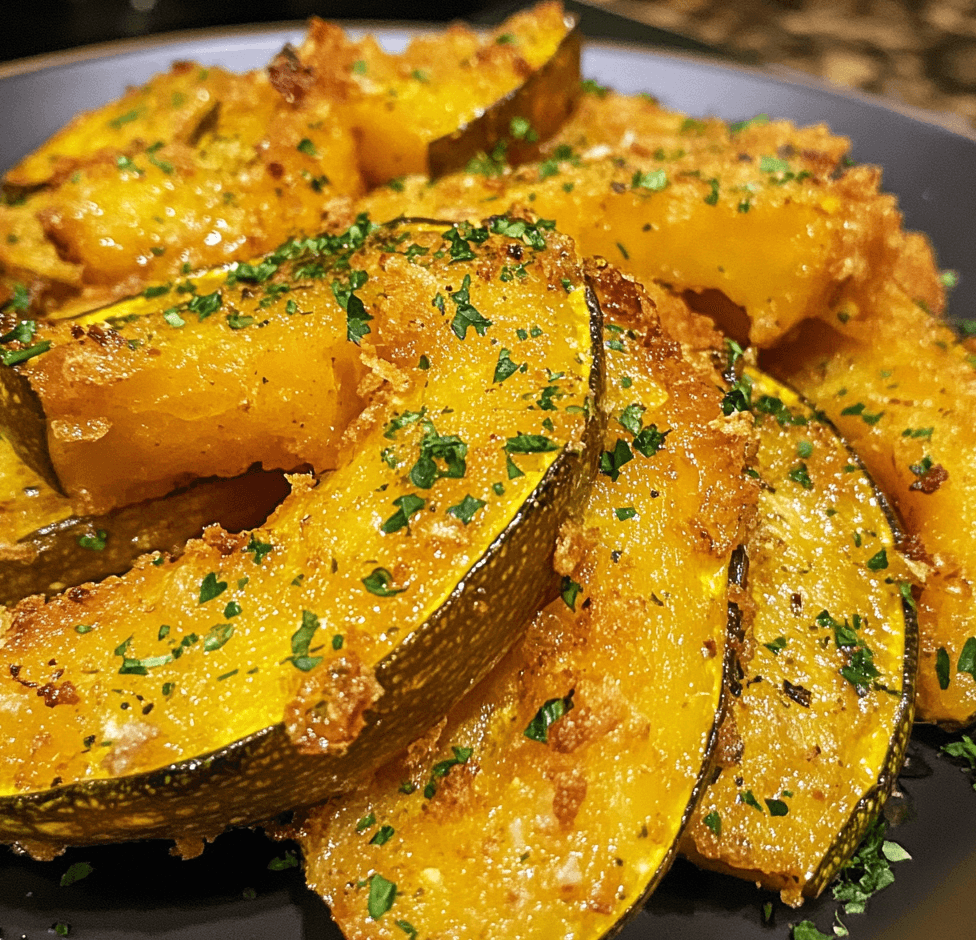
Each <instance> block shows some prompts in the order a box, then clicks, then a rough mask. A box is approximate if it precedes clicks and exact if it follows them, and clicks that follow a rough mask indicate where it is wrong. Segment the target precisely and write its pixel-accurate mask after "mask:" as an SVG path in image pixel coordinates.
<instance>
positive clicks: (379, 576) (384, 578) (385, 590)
mask: <svg viewBox="0 0 976 940" xmlns="http://www.w3.org/2000/svg"><path fill="white" fill-rule="evenodd" d="M362 581H363V584H364V585H365V587H366V590H367V591H369V593H370V594H375V595H376V596H377V597H393V596H394V595H396V594H402V593H403V592H404V591H405V590H406V588H395V587H392V584H393V575H392V574H390V572H389V571H387V569H386V568H374V569H373V570H372V572H370V573H369V574H368V575H366V577H365V578H363V579H362Z"/></svg>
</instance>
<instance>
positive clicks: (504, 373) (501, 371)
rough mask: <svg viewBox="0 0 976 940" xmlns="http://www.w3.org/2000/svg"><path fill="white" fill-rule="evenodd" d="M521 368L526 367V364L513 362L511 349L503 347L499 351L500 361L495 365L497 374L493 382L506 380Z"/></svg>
mask: <svg viewBox="0 0 976 940" xmlns="http://www.w3.org/2000/svg"><path fill="white" fill-rule="evenodd" d="M519 368H524V365H523V366H520V365H519V363H517V362H513V361H512V354H511V351H510V350H508V349H502V350H501V351H500V352H499V353H498V363H497V364H496V365H495V375H494V377H493V378H492V382H499V383H500V382H504V381H505V379H507V378H509V377H510V376H512V375H514V374H515V373H516V372H518V370H519Z"/></svg>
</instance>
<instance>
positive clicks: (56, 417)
mask: <svg viewBox="0 0 976 940" xmlns="http://www.w3.org/2000/svg"><path fill="white" fill-rule="evenodd" d="M368 229H369V223H368V221H364V220H360V223H359V224H356V225H353V226H351V227H350V228H349V229H347V230H346V231H343V232H340V233H337V234H335V235H332V236H328V235H323V236H319V237H317V238H312V239H294V240H292V241H289V242H286V243H285V244H283V245H281V246H279V248H278V249H276V250H275V251H274V252H272V253H271V254H270V255H266V256H264V257H262V258H259V259H255V260H254V261H253V262H252V263H249V264H238V265H234V266H232V267H230V268H229V269H215V270H213V271H209V272H205V273H203V274H200V275H199V276H196V277H193V278H186V279H183V280H180V281H177V282H171V283H168V284H163V285H158V286H155V287H153V288H150V289H147V291H146V292H144V294H143V295H139V296H138V297H136V298H132V299H129V300H126V301H122V302H121V303H119V304H116V305H114V306H111V307H108V308H106V309H103V310H99V311H98V312H97V313H95V314H91V315H89V316H87V317H85V318H82V319H80V320H79V319H73V320H47V321H33V320H21V321H19V323H18V324H16V325H15V324H14V323H13V321H12V319H11V318H9V316H8V317H6V318H5V317H3V316H2V315H0V320H2V321H3V323H0V326H2V325H6V324H9V325H10V326H11V329H10V330H9V331H8V330H4V334H3V335H4V337H5V338H6V337H10V336H17V337H18V338H19V339H18V340H12V341H11V342H12V343H13V344H14V346H13V347H12V348H13V349H14V350H16V348H17V347H18V346H19V347H20V349H21V354H28V353H30V352H31V351H37V350H41V349H43V350H44V352H43V353H42V354H38V355H33V356H30V357H29V358H27V359H25V360H24V361H23V362H20V363H16V364H14V365H11V366H0V405H2V410H0V426H3V427H4V429H5V433H6V435H7V436H8V437H9V439H10V440H11V442H12V443H13V444H14V446H15V448H17V449H18V452H19V453H20V455H21V456H22V458H23V459H24V460H25V461H27V462H28V463H30V464H31V465H32V466H33V467H34V469H36V470H37V471H38V472H40V473H43V474H44V475H45V476H46V477H47V479H48V481H49V482H50V483H51V484H52V485H55V486H57V488H58V489H59V490H60V491H61V492H63V493H64V494H65V495H67V496H69V497H70V499H71V502H72V505H73V507H74V508H75V510H76V511H77V512H80V513H84V514H90V513H104V512H107V511H109V510H110V509H113V508H115V507H117V506H125V505H128V504H130V503H135V502H139V501H141V500H143V499H149V498H152V497H156V496H162V495H164V494H165V493H168V492H169V491H171V490H173V489H175V488H177V487H179V486H183V485H185V484H187V483H189V482H190V481H192V480H194V479H197V478H201V477H209V476H225V477H230V476H236V475H238V474H241V473H243V472H244V471H246V470H247V469H248V468H249V467H250V466H251V465H252V464H255V463H257V464H260V465H262V466H263V467H264V468H265V469H268V470H271V469H281V470H295V469H299V468H301V467H303V466H311V467H312V468H313V469H315V470H316V471H320V472H321V471H325V470H329V469H331V468H333V467H334V466H335V462H336V459H337V455H338V446H339V437H340V435H341V433H342V431H343V429H344V428H345V427H346V426H347V425H348V424H349V422H350V421H351V420H352V418H353V417H354V416H355V415H356V414H357V413H358V412H359V410H360V409H361V408H362V406H363V399H362V397H361V396H360V394H359V392H358V388H359V384H360V382H361V381H362V379H363V378H364V376H365V375H366V374H367V371H368V370H367V367H366V365H365V364H364V362H363V361H362V358H361V355H360V347H359V346H358V345H357V344H356V343H355V342H350V341H349V340H348V339H347V336H348V335H349V329H350V328H349V326H348V323H347V320H348V316H347V312H346V310H345V309H344V308H343V306H342V305H341V303H340V302H339V300H337V297H341V298H344V297H345V296H346V295H345V294H343V293H342V292H343V291H344V290H345V291H350V290H351V288H350V287H349V283H348V264H349V256H350V254H351V253H352V252H354V251H356V250H357V248H359V247H360V246H361V245H362V243H363V240H364V239H365V237H366V233H367V231H368ZM373 257H374V258H378V255H374V256H373ZM356 276H357V277H358V276H360V275H358V274H357V275H356ZM333 285H335V289H333ZM354 322H360V321H354ZM361 322H362V323H363V324H364V325H365V324H366V323H368V321H366V320H363V321H361ZM28 334H29V338H28ZM24 339H27V342H26V344H25V343H24V342H20V340H24ZM8 345H10V343H8ZM25 346H26V350H24V347H25ZM14 355H17V353H16V352H14Z"/></svg>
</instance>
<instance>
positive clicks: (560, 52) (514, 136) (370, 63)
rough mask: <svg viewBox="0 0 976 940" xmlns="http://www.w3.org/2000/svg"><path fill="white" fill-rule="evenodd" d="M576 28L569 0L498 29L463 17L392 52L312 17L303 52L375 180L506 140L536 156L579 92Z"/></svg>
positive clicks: (448, 164)
mask: <svg viewBox="0 0 976 940" xmlns="http://www.w3.org/2000/svg"><path fill="white" fill-rule="evenodd" d="M574 26H575V21H574V19H573V18H571V17H567V16H566V14H565V13H564V12H563V7H562V4H561V3H540V4H538V5H536V6H535V7H533V8H532V9H530V10H525V11H522V12H520V13H516V14H515V15H514V16H512V17H510V18H509V19H507V20H506V21H505V22H504V23H502V24H501V25H500V26H498V27H497V28H496V29H494V30H493V31H491V32H490V33H487V34H484V33H482V34H479V33H475V32H473V31H472V30H470V29H468V28H467V27H465V26H463V25H462V24H460V23H458V24H454V25H452V26H451V27H449V28H448V29H447V30H445V31H443V32H441V33H438V34H434V35H430V36H418V37H416V38H415V39H413V40H412V41H411V42H410V44H409V45H408V46H407V48H406V49H405V50H404V51H403V52H402V53H401V54H398V55H392V54H390V53H388V52H386V51H384V49H383V48H382V47H381V46H380V45H379V43H377V42H376V40H375V39H374V38H373V37H372V36H367V37H365V38H364V39H362V40H359V41H352V40H350V39H349V38H348V37H347V36H346V34H345V33H344V32H342V30H340V29H339V28H338V27H337V26H335V25H332V24H328V23H324V22H322V21H321V20H314V19H313V20H312V21H311V22H310V24H309V35H308V38H307V39H306V40H305V42H304V43H303V44H302V46H301V48H300V49H299V50H298V57H299V59H300V60H301V61H302V62H303V63H307V65H308V67H310V68H311V69H312V70H313V71H314V72H315V73H316V74H319V75H323V76H329V81H330V82H331V83H332V84H333V85H334V86H335V87H336V89H337V96H338V97H339V99H340V100H341V101H342V102H343V103H344V104H343V112H342V113H343V118H344V120H346V121H347V122H348V124H349V126H350V127H351V128H352V130H353V133H354V134H355V135H356V139H357V140H358V142H359V149H358V156H359V165H360V167H361V169H362V172H363V175H364V177H365V179H366V182H367V184H368V185H370V186H376V185H379V184H381V183H386V182H387V181H390V180H396V179H398V178H399V177H401V176H404V175H405V174H409V173H423V174H430V175H439V174H442V173H446V172H449V171H451V170H460V169H463V168H464V166H465V165H466V164H467V162H468V161H469V160H470V159H472V158H474V157H476V156H477V155H478V153H479V151H480V152H485V153H490V152H491V151H493V150H494V149H495V148H496V147H498V146H501V148H502V150H503V151H505V152H507V153H508V155H509V156H510V157H511V159H512V160H513V162H521V161H524V160H526V159H528V158H529V157H530V156H532V155H534V154H537V152H538V146H537V145H538V143H539V142H540V141H544V140H545V139H546V138H548V137H550V136H551V135H552V134H553V133H555V132H556V131H557V130H558V129H559V127H560V125H561V124H562V122H563V121H564V120H565V119H566V118H567V117H568V116H569V114H570V112H571V110H572V107H573V105H574V103H575V102H576V99H577V98H578V93H579V87H580V69H579V63H580V35H579V32H578V31H577V30H576V29H575V28H574ZM513 122H514V123H513Z"/></svg>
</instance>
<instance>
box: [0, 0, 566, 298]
mask: <svg viewBox="0 0 976 940" xmlns="http://www.w3.org/2000/svg"><path fill="white" fill-rule="evenodd" d="M572 27H573V21H572V19H570V18H567V17H566V16H565V15H564V13H563V9H562V6H561V5H560V4H558V3H548V4H541V5H540V6H538V7H536V8H535V9H533V10H531V11H524V12H521V13H517V14H516V15H514V16H513V17H511V18H510V19H509V20H507V21H506V22H505V23H503V24H502V25H501V26H500V27H499V28H498V29H497V30H496V31H495V32H494V33H492V34H489V35H479V34H476V33H474V32H472V31H471V30H468V29H466V28H464V27H463V26H460V25H458V26H454V27H452V28H451V29H449V30H447V31H446V32H444V33H440V34H434V35H431V36H418V37H417V38H416V39H414V41H413V42H412V43H411V44H410V45H409V47H408V48H407V50H406V51H405V52H403V53H402V54H399V55H392V54H389V53H387V52H385V51H384V50H383V49H381V48H380V46H379V45H378V44H377V43H376V42H375V41H374V40H373V39H372V38H370V37H367V38H365V39H362V40H355V41H354V40H352V39H350V38H349V37H348V36H347V35H346V34H345V33H344V32H343V31H342V30H341V29H340V28H339V27H338V26H336V25H334V24H328V23H324V22H322V21H321V20H318V19H315V18H313V19H312V20H311V21H310V22H309V31H308V35H307V37H306V39H305V41H304V42H303V43H302V44H301V46H300V47H299V48H298V49H293V48H291V47H290V46H287V47H285V49H284V50H283V51H282V52H281V53H279V54H278V55H277V56H276V57H275V58H274V59H273V60H272V61H271V63H269V65H268V67H267V68H266V69H261V70H256V71H253V72H248V73H246V74H243V75H236V74H233V73H230V72H227V71H224V70H223V69H220V68H216V67H214V68H209V67H201V66H197V65H193V64H190V63H177V64H175V65H174V66H173V67H172V69H171V70H170V71H169V72H167V73H164V74H162V75H158V76H156V77H154V78H153V79H151V80H150V81H149V82H147V83H146V84H145V85H143V86H141V87H138V88H134V89H132V90H130V91H129V92H128V93H127V94H126V95H124V96H123V97H122V98H121V99H119V100H118V101H115V102H112V103H110V104H108V105H105V106H104V107H102V108H98V109H96V110H94V111H91V112H88V113H86V114H82V115H79V116H78V117H76V118H75V119H74V120H73V121H72V122H71V123H70V124H69V125H68V126H67V127H66V128H64V129H63V130H62V131H61V132H59V133H58V134H55V135H54V137H52V138H51V139H50V140H49V141H48V142H47V143H46V144H44V145H43V146H42V147H41V148H39V149H38V150H37V151H35V152H34V153H33V154H31V155H29V156H28V157H26V158H25V159H24V160H23V161H21V163H20V164H18V165H17V166H16V167H14V168H13V169H12V170H10V171H9V173H8V174H7V175H6V177H5V180H4V185H5V187H6V189H7V191H8V192H10V193H12V194H14V195H16V196H17V197H18V199H17V202H16V204H14V205H3V206H0V282H2V283H3V285H4V290H3V294H2V295H0V296H4V299H6V296H10V295H11V292H12V291H13V290H14V288H15V287H16V286H17V285H19V286H20V289H21V290H24V289H26V290H27V292H28V294H29V297H30V305H31V311H32V312H35V313H42V312H44V311H54V310H57V311H58V315H60V316H67V315H72V314H75V313H78V312H81V311H84V310H88V309H91V308H93V307H95V306H98V305H99V304H104V303H108V302H110V301H112V300H114V299H118V298H119V297H124V296H127V295H129V294H133V293H135V292H137V291H138V290H140V289H141V288H142V287H143V286H145V285H146V284H151V283H155V282H159V281H163V280H166V279H175V278H178V277H180V276H181V275H184V274H185V273H186V272H187V271H194V270H197V269H200V268H206V267H211V266H214V265H217V264H221V263H225V262H227V261H231V260H235V259H242V258H251V257H254V256H255V255H258V254H261V253H263V252H265V251H268V250H270V249H271V248H273V247H274V246H275V245H277V244H278V243H279V242H281V241H283V240H284V239H286V238H288V237H291V236H294V235H297V234H302V233H304V234H310V233H314V232H318V231H320V230H321V229H322V228H323V227H324V226H325V224H326V221H327V220H330V219H333V218H334V217H335V216H336V214H337V213H338V214H339V215H340V216H341V214H342V211H343V207H344V206H345V204H346V202H345V200H347V199H348V198H355V197H357V196H359V195H361V194H362V192H363V191H364V189H365V187H366V186H367V185H370V186H375V185H379V184H381V183H385V182H387V181H388V180H391V179H394V178H396V177H398V176H401V175H403V174H405V173H421V172H427V171H428V168H430V169H431V170H433V171H438V172H444V171H445V170H446V169H453V168H458V167H459V166H463V165H464V164H465V163H466V162H467V160H468V159H469V158H470V157H471V156H474V155H475V153H476V152H477V151H478V150H479V149H486V150H491V149H492V148H493V147H494V146H496V145H499V144H500V145H501V146H503V147H504V146H506V145H507V147H508V151H509V154H510V156H511V158H512V159H513V160H516V159H528V158H530V157H531V156H534V155H535V154H536V153H537V152H538V141H540V140H544V139H545V138H546V137H547V136H549V135H551V134H552V133H554V132H555V131H556V130H557V129H558V126H559V124H560V123H561V122H562V120H563V119H564V118H565V117H566V116H567V115H568V114H569V112H570V110H571V108H572V106H573V103H574V102H575V101H576V99H577V97H578V90H579V77H580V76H579V58H580V40H579V35H578V33H576V32H575V31H573V29H572ZM428 150H429V151H430V152H429V156H428ZM458 161H460V162H458Z"/></svg>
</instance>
